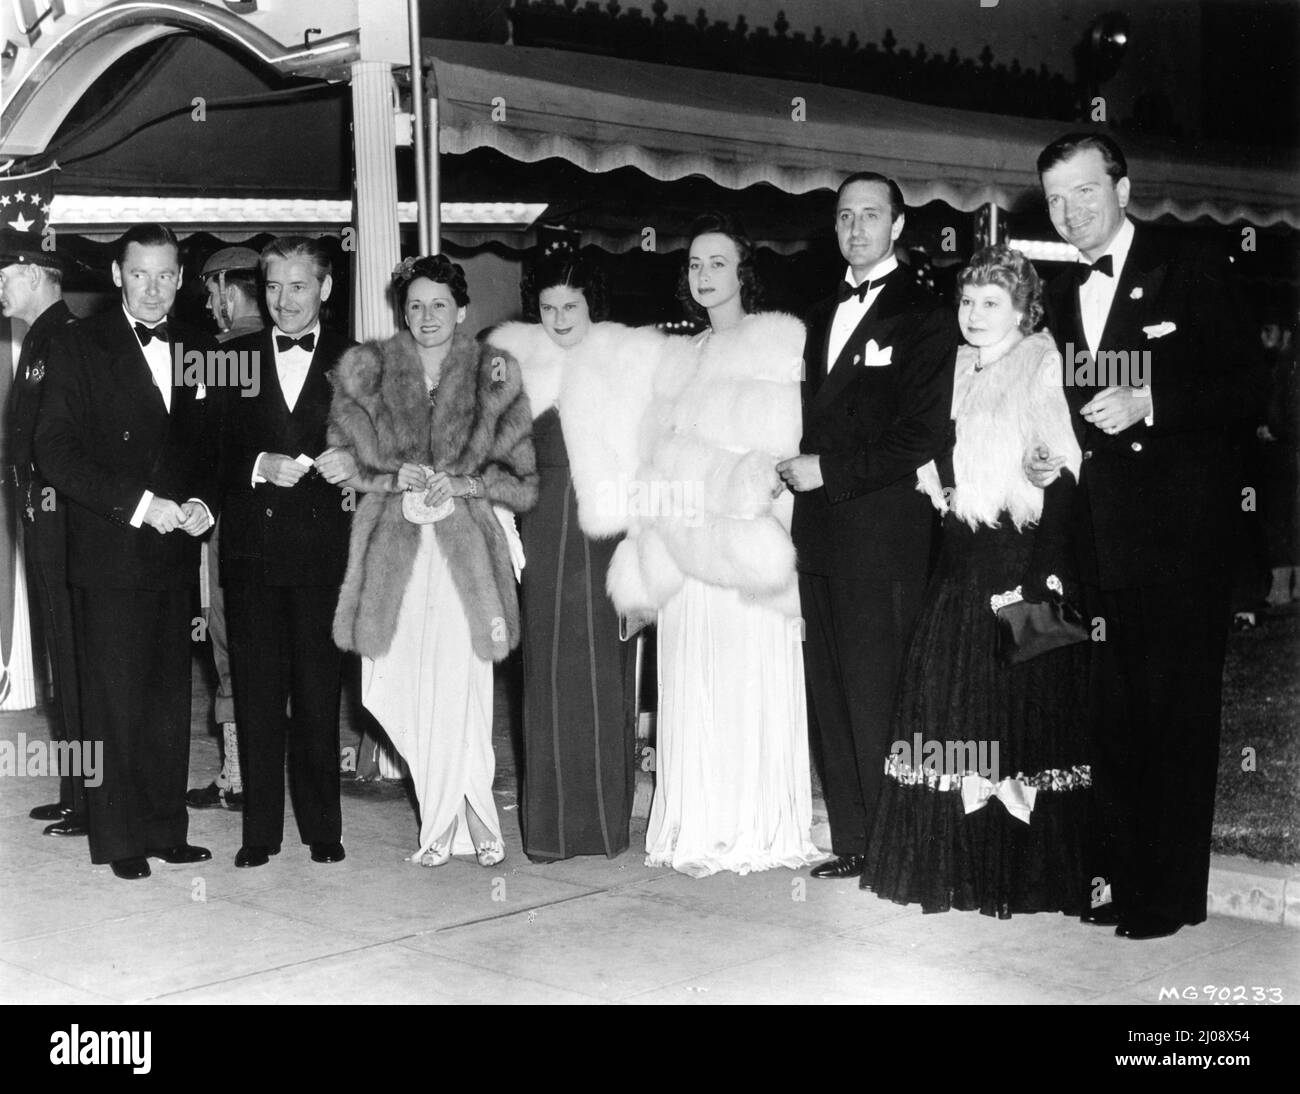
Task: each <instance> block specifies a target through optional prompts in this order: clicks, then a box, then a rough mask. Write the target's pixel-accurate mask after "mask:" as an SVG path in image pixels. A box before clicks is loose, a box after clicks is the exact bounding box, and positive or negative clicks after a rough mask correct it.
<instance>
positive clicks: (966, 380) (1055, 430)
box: [861, 247, 1092, 918]
mask: <svg viewBox="0 0 1300 1094" xmlns="http://www.w3.org/2000/svg"><path fill="white" fill-rule="evenodd" d="M958 286H959V299H960V302H959V308H958V318H959V321H960V323H961V327H962V333H963V335H964V336H965V338H966V341H967V343H968V344H967V345H965V346H962V347H961V348H960V349H959V350H958V353H957V364H956V372H955V376H954V386H953V418H954V420H955V433H954V436H955V443H954V445H953V447H952V448H951V449H950V451H949V452H948V454H947V455H946V457H945V458H944V459H943V460H941V461H940V463H939V466H938V467H936V466H935V465H934V464H930V465H928V466H927V467H924V468H922V469H921V471H920V472H919V473H918V479H919V480H920V481H919V483H918V487H917V488H918V489H921V490H924V491H926V492H927V493H929V494H930V496H931V498H932V500H933V501H934V503H935V507H936V508H937V509H939V510H940V512H942V513H944V523H943V540H942V546H941V550H940V556H939V561H938V566H937V569H936V572H935V574H934V576H933V578H932V579H931V582H930V586H929V588H928V589H927V591H926V599H925V603H924V605H923V608H922V611H921V615H920V617H919V619H918V622H917V627H916V631H915V633H914V635H913V638H912V640H911V643H910V644H909V647H908V652H907V654H906V657H905V660H904V665H903V670H902V677H901V683H900V693H899V699H898V706H897V708H896V712H895V719H894V734H893V736H894V744H893V746H892V747H891V753H890V755H889V757H888V758H886V757H881V760H882V762H883V763H884V764H885V773H886V778H885V781H884V786H883V789H882V795H881V801H880V805H879V808H878V810H877V816H876V821H875V824H874V826H873V830H872V832H871V834H870V836H869V838H868V841H867V862H866V868H865V870H864V873H863V875H862V880H861V886H862V888H864V889H872V890H874V891H875V893H876V894H877V895H878V896H880V897H883V898H886V899H889V900H893V901H895V902H897V903H900V904H910V903H919V904H920V905H921V908H922V910H923V911H926V912H943V911H948V910H949V909H950V908H957V909H963V910H977V911H980V912H983V913H984V914H986V915H997V916H999V917H1001V918H1008V917H1009V916H1011V915H1012V914H1013V913H1017V912H1039V911H1059V912H1065V913H1067V914H1073V915H1079V914H1081V913H1083V912H1084V911H1086V910H1087V907H1088V895H1089V892H1088V871H1087V868H1086V862H1085V855H1086V848H1087V827H1088V813H1089V810H1090V808H1091V789H1090V788H1091V783H1092V780H1091V771H1090V768H1089V765H1088V759H1087V738H1086V723H1085V719H1084V715H1085V712H1086V709H1087V703H1086V686H1087V672H1088V669H1087V656H1086V653H1087V650H1086V646H1085V645H1083V644H1076V645H1070V646H1064V647H1061V648H1058V649H1054V650H1050V651H1049V652H1046V653H1041V654H1039V655H1038V656H1037V657H1034V658H1032V659H1030V660H1028V661H1024V662H1022V663H1020V664H1015V665H1008V664H1004V663H1003V661H1002V660H1001V658H1000V657H999V652H998V626H999V625H998V621H997V617H996V615H995V614H994V610H993V604H992V603H991V601H992V598H993V597H995V596H999V595H1000V594H1004V593H1008V592H1010V591H1012V590H1015V589H1017V588H1019V587H1022V586H1023V596H1024V598H1025V599H1027V600H1040V599H1044V598H1045V597H1046V596H1047V595H1048V593H1047V588H1048V587H1049V586H1048V582H1047V578H1048V576H1049V575H1060V576H1062V577H1064V578H1066V582H1065V584H1066V587H1067V591H1069V590H1068V575H1069V572H1070V570H1071V567H1070V565H1069V556H1068V543H1067V542H1066V541H1067V536H1066V533H1065V530H1066V528H1067V527H1068V515H1067V514H1068V511H1069V507H1070V505H1071V504H1072V498H1071V493H1072V491H1073V489H1074V481H1075V476H1077V475H1078V472H1079V460H1080V453H1079V446H1078V444H1077V443H1076V441H1075V437H1074V433H1073V431H1072V429H1071V426H1070V420H1069V411H1068V408H1067V406H1066V402H1065V395H1064V391H1063V390H1062V387H1061V359H1060V356H1059V354H1058V353H1057V352H1056V349H1055V345H1054V343H1053V341H1052V338H1051V336H1050V334H1048V333H1047V332H1045V331H1044V332H1039V333H1037V334H1029V333H1028V332H1029V331H1032V330H1033V328H1034V326H1035V325H1036V323H1037V321H1038V319H1039V317H1040V316H1041V315H1042V308H1041V306H1040V303H1039V298H1040V288H1039V282H1038V278H1037V275H1036V274H1035V273H1034V270H1033V267H1032V266H1031V265H1030V264H1029V262H1028V260H1026V259H1025V258H1024V257H1023V256H1022V255H1021V254H1020V253H1019V252H1017V251H1012V250H1009V249H1007V248H1004V247H995V248H987V249H985V250H984V251H981V252H980V253H979V254H977V255H975V257H974V258H973V259H972V260H971V264H970V266H969V267H967V268H966V269H965V270H964V271H962V273H961V275H960V276H959V278H958ZM1040 446H1041V447H1046V448H1047V449H1048V450H1049V451H1051V452H1053V453H1058V454H1063V455H1065V457H1066V465H1067V466H1066V470H1067V471H1068V472H1069V473H1068V474H1067V473H1064V472H1063V473H1062V475H1061V477H1060V478H1059V479H1058V480H1057V481H1056V482H1055V483H1053V485H1051V486H1049V487H1048V488H1047V489H1046V491H1044V490H1040V489H1038V488H1037V487H1034V486H1032V485H1031V484H1030V483H1029V482H1028V480H1027V479H1026V478H1025V475H1024V472H1023V470H1022V460H1023V457H1024V454H1025V453H1026V451H1028V450H1030V449H1033V448H1038V447H1040ZM931 742H933V744H931ZM959 743H960V745H961V746H962V747H957V745H958V744H959ZM940 749H942V754H940Z"/></svg>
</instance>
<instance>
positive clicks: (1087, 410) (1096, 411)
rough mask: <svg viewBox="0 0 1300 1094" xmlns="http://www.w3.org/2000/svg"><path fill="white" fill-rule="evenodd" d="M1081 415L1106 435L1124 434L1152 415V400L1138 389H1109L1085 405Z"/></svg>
mask: <svg viewBox="0 0 1300 1094" xmlns="http://www.w3.org/2000/svg"><path fill="white" fill-rule="evenodd" d="M1081 413H1082V414H1083V416H1084V418H1086V419H1087V420H1088V421H1090V422H1091V423H1092V424H1093V425H1095V426H1096V427H1097V428H1098V429H1100V430H1103V431H1104V432H1106V433H1110V434H1115V433H1122V432H1124V430H1126V429H1127V428H1128V427H1129V426H1131V425H1132V424H1133V423H1134V422H1140V421H1141V420H1142V419H1143V418H1145V417H1146V416H1147V415H1148V414H1150V413H1151V400H1150V398H1149V397H1147V396H1145V395H1139V394H1138V393H1137V389H1136V388H1131V387H1108V388H1107V389H1106V390H1105V391H1103V392H1102V393H1101V394H1100V395H1096V396H1094V397H1093V398H1092V400H1091V401H1089V402H1087V403H1085V404H1084V406H1083V410H1082V411H1081Z"/></svg>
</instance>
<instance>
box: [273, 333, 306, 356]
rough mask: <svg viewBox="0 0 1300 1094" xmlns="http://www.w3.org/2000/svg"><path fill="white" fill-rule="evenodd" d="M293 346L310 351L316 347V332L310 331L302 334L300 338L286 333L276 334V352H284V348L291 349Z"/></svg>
mask: <svg viewBox="0 0 1300 1094" xmlns="http://www.w3.org/2000/svg"><path fill="white" fill-rule="evenodd" d="M294 346H297V347H298V348H299V349H305V350H306V351H307V352H308V353H311V352H312V351H314V350H315V349H316V332H315V331H312V332H311V334H304V335H303V336H302V337H301V338H290V337H289V335H287V334H277V335H276V336H275V351H276V352H277V353H284V352H285V351H286V350H290V349H293V347H294Z"/></svg>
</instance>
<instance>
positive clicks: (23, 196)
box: [14, 190, 27, 201]
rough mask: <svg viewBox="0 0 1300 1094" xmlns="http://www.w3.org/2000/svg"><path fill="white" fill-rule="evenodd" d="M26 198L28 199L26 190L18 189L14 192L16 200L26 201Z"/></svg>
mask: <svg viewBox="0 0 1300 1094" xmlns="http://www.w3.org/2000/svg"><path fill="white" fill-rule="evenodd" d="M26 200H27V194H26V193H25V192H24V191H22V190H17V191H15V192H14V201H26Z"/></svg>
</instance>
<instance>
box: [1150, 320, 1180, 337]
mask: <svg viewBox="0 0 1300 1094" xmlns="http://www.w3.org/2000/svg"><path fill="white" fill-rule="evenodd" d="M1177 329H1178V324H1177V323H1171V322H1169V320H1168V319H1166V320H1165V321H1164V322H1163V323H1155V324H1153V325H1151V326H1149V327H1143V328H1142V333H1143V334H1145V335H1146V336H1147V337H1148V338H1163V337H1164V336H1165V335H1166V334H1173V333H1174V331H1176V330H1177Z"/></svg>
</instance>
